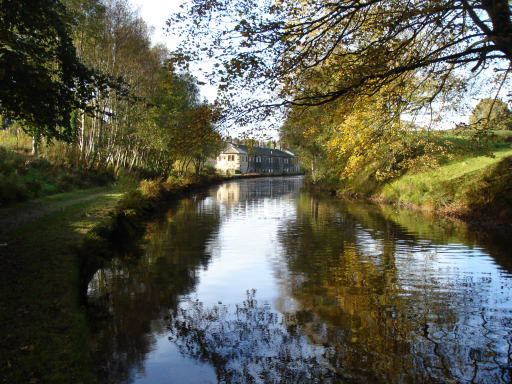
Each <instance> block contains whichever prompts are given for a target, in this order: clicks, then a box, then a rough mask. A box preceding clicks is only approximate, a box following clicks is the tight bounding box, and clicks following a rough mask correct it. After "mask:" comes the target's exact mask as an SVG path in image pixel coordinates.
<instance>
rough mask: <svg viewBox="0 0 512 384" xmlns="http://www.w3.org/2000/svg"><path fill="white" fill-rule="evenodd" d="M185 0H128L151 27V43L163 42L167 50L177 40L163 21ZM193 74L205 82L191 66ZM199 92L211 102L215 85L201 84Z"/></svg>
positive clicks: (173, 47) (199, 73) (170, 48)
mask: <svg viewBox="0 0 512 384" xmlns="http://www.w3.org/2000/svg"><path fill="white" fill-rule="evenodd" d="M185 2H186V0H130V3H131V4H132V5H133V7H134V8H135V9H138V11H139V15H140V16H141V17H142V18H143V19H144V20H145V21H146V23H147V24H148V25H149V26H150V27H153V35H152V40H151V41H152V43H153V44H154V45H156V44H159V43H160V44H163V45H165V46H166V47H167V48H169V50H171V51H172V50H174V49H175V48H176V47H177V45H178V42H179V41H178V40H177V39H176V38H175V37H173V36H169V35H167V34H166V33H165V29H164V28H165V27H166V25H165V22H166V20H167V19H168V18H169V17H170V15H171V14H173V13H175V12H178V11H179V10H180V8H179V6H180V4H182V3H185ZM191 69H192V73H193V75H195V76H196V77H197V78H198V79H199V80H200V81H203V82H205V78H204V77H203V76H202V73H201V72H200V71H199V70H194V68H193V66H192V67H191ZM201 94H202V95H203V96H204V97H206V98H207V99H208V101H210V102H213V101H214V100H215V98H216V95H217V90H216V88H215V87H213V86H210V85H208V84H207V85H204V86H201Z"/></svg>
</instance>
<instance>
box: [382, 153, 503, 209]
mask: <svg viewBox="0 0 512 384" xmlns="http://www.w3.org/2000/svg"><path fill="white" fill-rule="evenodd" d="M492 155H493V156H494V157H490V156H483V155H480V156H470V154H467V155H466V156H464V157H459V158H458V159H456V160H452V161H450V162H448V163H446V164H444V165H442V166H440V167H439V168H437V169H433V170H429V171H426V172H419V173H415V174H414V173H407V174H405V175H404V176H402V177H400V178H399V179H397V180H395V181H393V182H391V183H389V184H387V185H385V186H384V187H383V188H382V190H381V191H380V195H381V196H382V197H384V198H385V199H386V200H389V201H394V202H400V203H410V204H414V205H417V206H420V207H422V208H426V209H433V210H439V209H447V208H449V209H454V210H462V211H465V213H467V214H469V213H470V212H469V210H470V209H473V210H474V209H476V208H477V207H476V205H475V204H476V201H475V198H476V196H477V195H478V193H479V191H482V190H483V189H489V188H490V187H492V185H491V184H492V182H496V180H497V178H499V177H503V176H508V175H509V174H510V170H508V168H506V167H504V168H503V169H502V170H499V172H497V167H499V166H500V164H501V163H502V162H503V161H505V159H507V158H510V157H511V156H512V148H511V147H510V144H509V143H505V145H501V144H500V145H498V148H494V150H493V151H492ZM500 173H501V175H500ZM496 188H506V187H504V186H502V185H501V184H500V183H497V184H496ZM488 193H489V191H488ZM494 193H498V191H497V190H496V191H494ZM491 194H492V193H491ZM487 203H489V202H487ZM487 203H486V204H487Z"/></svg>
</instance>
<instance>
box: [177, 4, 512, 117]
mask: <svg viewBox="0 0 512 384" xmlns="http://www.w3.org/2000/svg"><path fill="white" fill-rule="evenodd" d="M262 3H263V4H262ZM511 7H512V5H511V3H510V2H508V1H506V0H456V1H452V0H435V1H434V0H412V1H411V0H396V1H391V2H390V1H386V0H364V1H360V0H346V1H335V2H333V1H327V0H321V1H313V0H303V1H295V0H281V1H271V0H268V1H265V2H262V1H257V0H241V1H238V0H237V1H235V0H224V1H214V0H206V1H205V0H193V1H192V5H191V6H190V7H189V8H188V9H186V10H185V11H184V12H182V13H179V14H176V15H174V16H173V17H172V18H171V19H169V21H168V25H169V28H171V29H172V30H173V31H175V33H179V34H181V35H185V36H186V37H185V38H184V39H183V40H182V41H183V43H182V46H181V50H180V51H179V52H178V54H177V55H176V60H177V61H181V62H183V63H186V62H188V61H189V60H190V59H199V60H200V59H202V58H203V56H204V55H205V54H206V55H207V56H208V57H209V58H210V59H211V60H213V61H214V62H215V63H214V68H215V69H214V73H213V74H212V79H213V80H214V81H216V82H217V84H218V86H219V89H220V90H221V91H222V92H224V96H226V100H228V101H227V103H229V99H231V100H232V99H233V95H234V93H235V92H236V91H237V90H240V89H244V90H247V89H248V87H249V86H252V88H250V90H247V94H248V95H251V94H253V95H257V98H249V100H247V99H246V98H244V100H243V105H242V106H241V108H240V109H239V110H238V112H241V111H247V110H251V109H254V108H261V107H262V106H266V107H275V106H282V105H298V106H314V105H321V104H325V103H329V102H332V101H334V100H337V99H342V100H346V102H347V103H352V102H353V98H354V97H358V96H361V95H363V96H364V95H372V94H374V93H375V92H377V91H378V90H379V89H380V88H382V87H383V86H386V85H390V86H401V85H402V84H403V82H404V81H408V80H410V79H411V75H414V83H415V84H416V86H417V87H418V91H417V92H416V95H415V100H414V101H415V102H418V103H419V106H420V107H421V106H424V105H426V104H430V103H432V102H433V101H434V100H436V99H439V98H440V96H441V95H442V91H443V90H445V89H447V88H448V89H449V88H450V86H453V85H457V84H456V80H454V75H460V74H461V73H462V72H461V71H460V70H464V71H465V70H466V69H469V70H470V71H472V73H477V72H478V71H480V70H483V69H484V68H489V66H490V65H491V64H493V65H495V66H496V67H497V69H498V71H501V73H500V74H501V76H502V77H506V75H508V67H509V65H510V61H511V60H512V22H511ZM219 24H222V28H216V27H217V26H218V25H219ZM459 86H463V84H459ZM267 91H269V92H270V93H269V98H268V99H266V100H265V101H264V102H262V101H261V93H262V92H267ZM276 95H277V96H278V97H279V98H278V99H277V101H276ZM404 102H411V100H404ZM231 103H232V102H231ZM262 104H263V105H262ZM229 108H232V106H231V105H229ZM235 111H236V110H235ZM263 115H264V114H263Z"/></svg>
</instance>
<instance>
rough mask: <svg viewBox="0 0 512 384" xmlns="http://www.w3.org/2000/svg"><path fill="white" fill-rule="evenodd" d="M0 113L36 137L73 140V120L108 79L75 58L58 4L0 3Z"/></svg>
mask: <svg viewBox="0 0 512 384" xmlns="http://www.w3.org/2000/svg"><path fill="white" fill-rule="evenodd" d="M0 20H1V29H0V80H1V82H0V84H1V85H0V112H1V113H2V114H3V115H5V116H6V117H8V118H12V119H15V120H21V121H23V122H24V123H25V129H27V130H28V131H30V132H31V133H32V134H34V135H36V136H45V137H48V138H57V139H62V140H66V141H70V140H72V139H73V130H72V129H71V114H72V110H73V109H74V108H76V107H84V108H85V104H86V103H87V101H88V100H90V99H91V97H92V96H93V94H92V89H91V87H92V86H93V85H94V86H96V87H97V88H98V87H100V88H104V87H107V86H109V85H112V84H109V81H107V80H108V79H107V78H105V77H103V76H100V75H99V74H97V73H94V72H93V71H91V70H89V69H88V68H86V67H85V66H84V65H83V64H82V63H81V62H80V61H79V60H78V58H77V56H76V52H75V47H74V45H73V42H72V39H71V36H70V24H69V21H70V19H69V15H68V12H67V10H66V8H65V6H64V5H63V4H62V3H61V2H60V1H59V0H34V1H30V2H28V1H21V2H19V1H12V0H1V1H0Z"/></svg>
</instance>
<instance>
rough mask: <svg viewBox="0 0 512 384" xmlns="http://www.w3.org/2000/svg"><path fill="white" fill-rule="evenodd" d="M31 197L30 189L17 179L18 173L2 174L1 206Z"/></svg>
mask: <svg viewBox="0 0 512 384" xmlns="http://www.w3.org/2000/svg"><path fill="white" fill-rule="evenodd" d="M29 197H30V193H29V191H28V190H27V189H26V188H25V186H24V185H22V184H21V183H20V182H19V181H18V180H17V177H16V175H14V174H12V175H10V176H4V175H2V174H0V206H6V205H9V204H14V203H17V202H20V201H24V200H27V199H28V198H29Z"/></svg>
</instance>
